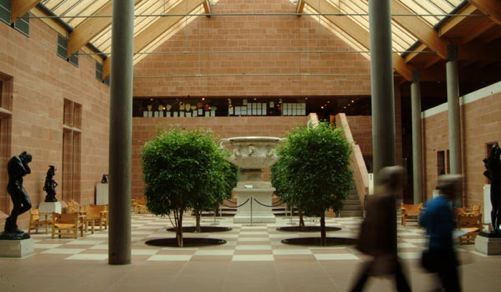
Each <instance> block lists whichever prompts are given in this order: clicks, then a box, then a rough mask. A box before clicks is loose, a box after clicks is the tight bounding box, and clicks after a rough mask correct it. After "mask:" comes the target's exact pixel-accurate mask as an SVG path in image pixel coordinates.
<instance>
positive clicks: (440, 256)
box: [419, 175, 462, 292]
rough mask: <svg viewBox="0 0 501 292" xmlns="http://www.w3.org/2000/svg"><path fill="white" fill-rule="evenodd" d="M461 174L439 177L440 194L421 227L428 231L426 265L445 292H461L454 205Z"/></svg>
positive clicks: (424, 212) (424, 214)
mask: <svg viewBox="0 0 501 292" xmlns="http://www.w3.org/2000/svg"><path fill="white" fill-rule="evenodd" d="M461 181H462V177H461V176H460V175H443V176H440V177H439V178H438V185H437V190H438V191H439V193H440V195H439V196H437V197H435V198H433V199H431V200H430V201H428V202H427V203H426V204H425V208H424V209H423V210H422V211H421V214H420V216H419V224H420V225H421V226H423V227H424V228H425V229H426V234H427V236H428V248H427V250H425V251H424V252H423V256H422V259H421V264H422V266H423V267H424V268H425V269H426V270H427V271H428V272H430V273H435V274H436V275H437V278H438V280H439V282H440V286H441V289H443V290H444V291H447V292H449V291H454V292H457V291H461V283H460V278H459V271H458V265H459V261H458V259H457V255H456V250H455V248H454V240H453V231H454V229H455V228H456V222H455V220H454V210H453V207H452V202H454V199H455V198H456V196H457V195H459V194H460V193H461Z"/></svg>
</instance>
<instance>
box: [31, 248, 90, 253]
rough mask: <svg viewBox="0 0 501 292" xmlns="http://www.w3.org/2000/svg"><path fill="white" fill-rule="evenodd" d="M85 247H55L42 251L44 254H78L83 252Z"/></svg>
mask: <svg viewBox="0 0 501 292" xmlns="http://www.w3.org/2000/svg"><path fill="white" fill-rule="evenodd" d="M84 250H85V249H80V248H53V249H48V250H45V251H42V252H41V253H42V254H77V253H81V252H82V251H84Z"/></svg>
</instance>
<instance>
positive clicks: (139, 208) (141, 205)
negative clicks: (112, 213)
mask: <svg viewBox="0 0 501 292" xmlns="http://www.w3.org/2000/svg"><path fill="white" fill-rule="evenodd" d="M132 211H133V212H134V213H136V214H146V213H148V207H147V206H146V200H145V199H144V198H140V199H132Z"/></svg>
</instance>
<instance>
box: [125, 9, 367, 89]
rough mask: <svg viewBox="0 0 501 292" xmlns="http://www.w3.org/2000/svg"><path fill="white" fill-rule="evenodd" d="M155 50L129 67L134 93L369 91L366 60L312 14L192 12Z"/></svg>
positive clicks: (272, 10)
mask: <svg viewBox="0 0 501 292" xmlns="http://www.w3.org/2000/svg"><path fill="white" fill-rule="evenodd" d="M295 11H296V5H295V4H293V3H291V1H289V0H277V1H269V0H253V1H247V0H219V1H217V3H216V4H215V5H213V6H212V12H213V13H215V14H218V13H219V14H222V13H231V12H238V13H247V12H248V13H295ZM294 51H301V52H302V53H297V52H294ZM340 51H341V52H343V53H336V52H340ZM154 52H155V53H157V55H149V56H146V57H145V58H144V59H143V60H142V61H141V62H140V63H138V64H137V65H136V66H135V71H134V77H135V79H134V96H143V97H154V96H176V97H179V96H188V95H191V96H210V97H218V96H230V97H231V96H250V97H254V96H272V97H280V96H299V97H301V96H303V95H308V96H321V95H323V96H340V95H349V96H356V95H365V96H367V95H370V72H369V71H370V70H369V68H370V63H369V61H368V59H366V58H365V57H364V56H362V55H360V54H358V53H355V52H354V49H353V48H351V47H350V46H349V45H347V44H346V43H345V42H344V41H343V40H342V39H341V38H339V37H338V36H337V35H336V33H335V32H333V31H331V30H329V29H328V28H326V27H325V26H324V25H322V24H320V23H319V22H318V17H317V18H315V17H313V16H302V17H297V16H295V15H289V16H238V17H229V16H228V17H226V16H221V17H217V16H216V17H211V18H207V17H198V18H196V19H195V20H193V21H192V22H191V23H188V24H187V25H186V26H185V27H184V28H183V29H182V30H180V31H179V32H177V33H175V34H174V35H173V36H172V37H171V38H170V39H168V40H167V41H165V42H164V43H163V44H161V45H160V46H158V47H157V48H156V49H155V50H154ZM191 52H195V53H194V54H192V53H191ZM238 52H240V53H238ZM300 73H305V74H303V75H302V76H299V75H298V74H300Z"/></svg>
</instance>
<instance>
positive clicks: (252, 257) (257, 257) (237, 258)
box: [231, 254, 274, 262]
mask: <svg viewBox="0 0 501 292" xmlns="http://www.w3.org/2000/svg"><path fill="white" fill-rule="evenodd" d="M231 260H232V261H234V262H254V261H259V262H260V261H266V262H268V261H273V260H274V258H273V255H271V254H245V255H243V254H242V255H234V256H233V258H232V259H231Z"/></svg>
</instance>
